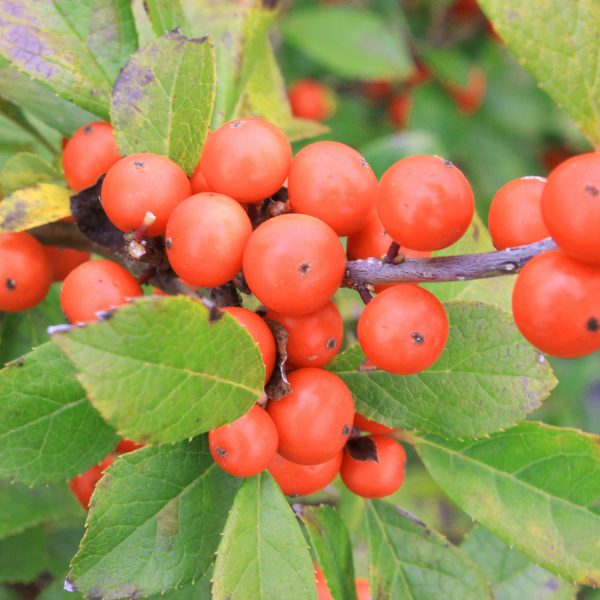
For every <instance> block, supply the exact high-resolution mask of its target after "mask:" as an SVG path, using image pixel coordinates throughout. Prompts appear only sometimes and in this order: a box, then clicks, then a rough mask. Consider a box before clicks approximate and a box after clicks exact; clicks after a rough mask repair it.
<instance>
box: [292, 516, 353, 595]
mask: <svg viewBox="0 0 600 600" xmlns="http://www.w3.org/2000/svg"><path fill="white" fill-rule="evenodd" d="M295 510H296V514H298V516H299V517H300V519H301V520H302V523H303V524H304V527H305V529H306V532H307V533H308V539H309V542H310V545H311V548H312V549H313V551H314V553H315V556H316V559H317V563H318V564H319V565H320V566H321V569H322V571H323V575H324V576H325V581H326V582H327V587H328V588H329V591H330V592H331V595H332V596H333V598H334V600H356V588H355V587H354V562H353V560H352V542H351V541H350V536H349V534H348V530H347V529H346V525H345V524H344V521H342V518H341V517H340V515H339V514H338V512H337V511H336V510H335V509H334V508H333V507H331V506H327V505H322V506H303V505H298V506H297V507H295Z"/></svg>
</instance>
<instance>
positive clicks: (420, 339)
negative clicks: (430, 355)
mask: <svg viewBox="0 0 600 600" xmlns="http://www.w3.org/2000/svg"><path fill="white" fill-rule="evenodd" d="M410 337H411V338H412V339H413V342H414V343H415V344H417V345H418V346H421V345H422V344H424V343H425V336H424V335H422V334H420V333H418V332H417V331H413V333H411V334H410Z"/></svg>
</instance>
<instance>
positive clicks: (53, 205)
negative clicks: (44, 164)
mask: <svg viewBox="0 0 600 600" xmlns="http://www.w3.org/2000/svg"><path fill="white" fill-rule="evenodd" d="M69 196H70V193H69V190H67V189H66V188H64V187H61V186H59V185H54V184H52V183H38V184H37V185H34V186H31V187H28V188H25V189H22V190H17V191H16V192H13V193H12V194H10V196H7V197H6V198H4V200H2V202H0V234H1V233H8V232H11V231H24V230H25V229H31V228H32V227H38V226H40V225H45V224H46V223H52V222H53V221H58V220H60V219H63V218H64V217H68V216H69V215H70V214H71V207H70V202H69Z"/></svg>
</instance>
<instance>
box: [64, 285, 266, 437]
mask: <svg viewBox="0 0 600 600" xmlns="http://www.w3.org/2000/svg"><path fill="white" fill-rule="evenodd" d="M53 341H54V342H56V344H58V345H59V346H60V347H61V349H62V350H63V351H64V352H65V353H66V354H67V356H68V357H69V358H70V359H71V361H72V362H73V364H74V365H75V367H76V368H77V370H78V371H79V376H78V379H79V381H80V382H81V383H82V385H83V387H84V388H85V389H86V391H87V393H88V397H89V398H90V400H91V402H92V404H93V405H94V406H95V407H96V408H97V409H98V411H99V412H100V414H101V415H102V416H103V417H104V418H105V420H106V421H107V422H108V423H110V424H112V425H113V426H114V427H115V428H116V429H117V432H118V433H119V434H120V435H121V436H122V437H126V438H131V439H134V440H137V441H139V442H144V443H146V442H177V441H179V440H182V439H185V438H188V437H192V436H194V435H198V434H199V433H204V432H205V431H210V430H211V429H215V428H216V427H219V426H221V425H223V424H225V423H228V422H230V421H233V420H235V419H237V418H238V417H240V416H241V415H243V414H244V413H245V412H247V411H248V409H249V408H250V407H251V406H252V404H253V403H254V402H256V401H257V400H259V398H260V397H261V395H262V393H263V385H264V377H265V371H264V364H263V361H262V358H261V355H260V352H259V350H258V346H257V345H256V343H255V342H254V340H253V339H252V337H251V336H250V334H249V333H248V331H247V330H246V329H244V328H243V327H242V326H241V325H239V324H238V323H237V322H236V321H235V319H233V317H231V315H227V314H225V315H223V316H222V317H221V318H220V319H218V320H216V321H214V320H213V321H211V320H210V315H209V311H208V309H207V308H206V307H205V306H204V305H203V304H202V303H201V302H200V301H198V300H195V299H192V298H190V297H183V296H179V297H172V298H156V297H154V298H144V299H140V300H137V301H135V302H134V303H133V304H132V305H130V306H127V307H124V308H122V309H120V310H118V311H116V313H115V314H114V315H113V316H112V317H111V318H110V320H108V321H105V322H100V323H92V324H90V325H87V326H85V327H81V328H74V329H72V330H71V331H69V332H66V333H60V334H58V335H55V336H54V337H53Z"/></svg>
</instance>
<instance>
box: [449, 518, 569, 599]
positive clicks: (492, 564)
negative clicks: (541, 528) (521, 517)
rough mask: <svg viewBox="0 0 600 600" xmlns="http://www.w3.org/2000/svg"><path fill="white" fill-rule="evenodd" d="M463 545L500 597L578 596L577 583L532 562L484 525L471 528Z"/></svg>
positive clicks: (465, 551) (553, 597)
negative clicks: (574, 583) (575, 584)
mask: <svg viewBox="0 0 600 600" xmlns="http://www.w3.org/2000/svg"><path fill="white" fill-rule="evenodd" d="M460 547H461V550H462V551H463V552H464V553H465V554H466V555H467V556H469V557H470V558H471V560H472V561H473V562H474V563H475V564H477V566H478V567H479V568H480V570H481V572H482V573H483V574H484V576H485V577H486V579H487V580H488V581H489V582H490V583H491V584H492V591H493V594H494V598H495V599H496V600H522V598H540V599H542V600H574V599H575V595H576V593H577V587H576V586H574V585H573V584H572V583H570V582H569V581H566V580H565V579H563V578H562V577H557V576H556V575H553V574H552V573H549V572H548V571H546V569H542V567H539V566H538V565H536V564H534V563H532V562H531V561H530V560H529V559H528V558H527V557H526V556H524V555H523V554H521V553H520V552H519V551H518V550H514V549H511V548H509V547H508V546H507V545H506V544H505V543H504V542H502V541H501V540H499V539H498V538H497V537H496V536H495V535H493V534H492V533H491V532H490V531H488V530H487V529H486V528H485V527H482V526H481V525H477V526H475V527H474V528H473V529H471V531H469V533H468V534H467V537H466V538H465V539H464V541H463V543H462V544H461V546H460Z"/></svg>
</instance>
